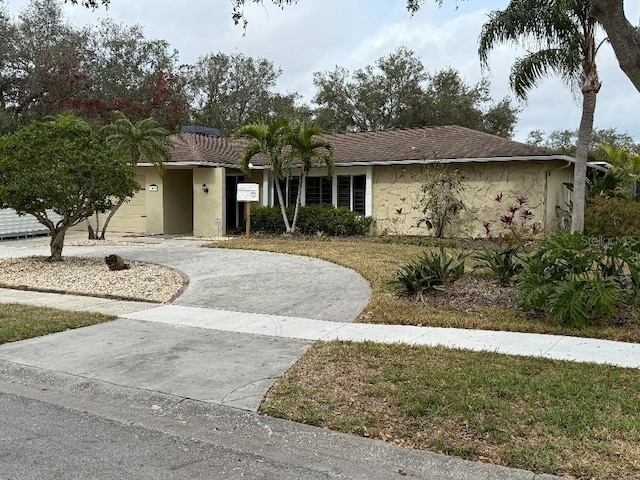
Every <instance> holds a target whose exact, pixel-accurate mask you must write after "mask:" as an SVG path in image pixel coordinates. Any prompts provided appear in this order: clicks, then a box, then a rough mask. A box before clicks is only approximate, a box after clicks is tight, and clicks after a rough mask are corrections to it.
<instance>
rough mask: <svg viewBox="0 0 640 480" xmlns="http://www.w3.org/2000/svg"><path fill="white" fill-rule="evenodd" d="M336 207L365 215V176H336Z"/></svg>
mask: <svg viewBox="0 0 640 480" xmlns="http://www.w3.org/2000/svg"><path fill="white" fill-rule="evenodd" d="M337 185H338V187H337V188H338V207H344V208H348V209H349V210H352V211H354V212H356V213H359V214H360V215H365V209H366V198H367V176H366V175H338V179H337Z"/></svg>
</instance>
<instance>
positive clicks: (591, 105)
mask: <svg viewBox="0 0 640 480" xmlns="http://www.w3.org/2000/svg"><path fill="white" fill-rule="evenodd" d="M596 82H597V80H596ZM597 85H598V88H597V89H595V88H590V89H583V93H582V117H581V118H580V129H579V130H578V144H577V146H576V157H575V160H576V163H575V167H574V172H573V196H574V198H573V215H572V217H571V233H576V232H582V231H583V230H584V206H585V184H586V180H587V155H588V153H589V145H590V144H591V133H592V131H593V116H594V112H595V110H596V96H597V94H598V90H599V82H598V84H597Z"/></svg>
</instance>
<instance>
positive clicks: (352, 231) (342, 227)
mask: <svg viewBox="0 0 640 480" xmlns="http://www.w3.org/2000/svg"><path fill="white" fill-rule="evenodd" d="M372 221H373V219H372V218H371V217H363V216H362V215H358V214H357V213H356V212H352V211H351V210H348V209H346V208H336V207H334V206H332V205H308V206H306V207H300V213H299V214H298V226H297V227H298V231H299V232H300V233H303V234H307V235H315V234H317V233H318V232H321V233H323V234H325V235H331V236H352V235H367V234H368V233H369V230H370V228H371V223H372Z"/></svg>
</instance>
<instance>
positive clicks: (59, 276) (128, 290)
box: [0, 256, 187, 303]
mask: <svg viewBox="0 0 640 480" xmlns="http://www.w3.org/2000/svg"><path fill="white" fill-rule="evenodd" d="M126 264H127V265H128V267H129V268H126V269H123V270H114V271H112V270H109V268H108V267H107V265H106V264H105V261H104V258H84V257H71V256H66V257H64V261H62V262H48V261H46V257H22V258H8V259H0V287H11V288H21V289H33V290H42V291H54V292H65V293H72V294H73V293H75V294H82V295H90V296H98V297H113V298H124V299H135V300H144V301H149V302H158V303H167V302H170V301H172V300H173V299H174V298H175V297H176V296H177V295H178V294H179V293H180V292H181V291H182V290H183V289H184V287H185V286H186V284H187V279H186V278H185V277H184V276H183V275H182V274H181V273H180V272H178V271H177V270H173V269H171V268H169V267H165V266H162V265H154V264H149V263H142V262H136V261H128V260H127V261H126Z"/></svg>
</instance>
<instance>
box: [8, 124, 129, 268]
mask: <svg viewBox="0 0 640 480" xmlns="http://www.w3.org/2000/svg"><path fill="white" fill-rule="evenodd" d="M138 188H139V186H138V184H137V183H136V181H135V170H134V169H133V168H132V167H131V165H129V163H127V162H126V161H125V160H124V159H123V158H122V155H121V154H120V152H118V151H115V150H113V149H112V148H111V147H110V146H109V145H108V144H107V143H106V142H105V139H104V137H103V136H102V135H100V133H98V132H96V131H94V130H93V129H92V128H91V127H89V126H88V125H87V124H86V123H85V122H83V121H82V120H80V119H78V118H77V117H75V116H73V115H72V114H70V113H66V114H62V115H59V116H57V117H55V118H54V119H52V120H50V121H46V122H33V123H31V124H30V125H28V126H26V127H22V128H20V129H19V130H18V131H17V132H16V133H15V134H11V135H5V136H3V137H0V208H4V207H9V208H13V209H15V210H16V212H17V213H18V214H19V215H23V214H30V215H33V216H34V217H35V218H36V220H38V222H40V223H41V224H42V225H44V226H45V227H46V228H47V229H48V230H49V233H50V234H51V242H50V249H51V256H50V260H52V261H59V260H62V249H63V247H64V237H65V234H66V232H67V229H69V228H70V227H72V226H74V225H77V224H79V223H80V222H82V221H84V220H85V219H87V218H89V217H90V216H91V215H93V214H94V213H95V212H103V211H107V210H109V209H110V208H111V207H112V206H113V199H114V198H118V199H122V198H127V197H130V196H132V195H133V194H134V193H135V192H136V191H137V190H138ZM52 213H53V214H56V215H52Z"/></svg>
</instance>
